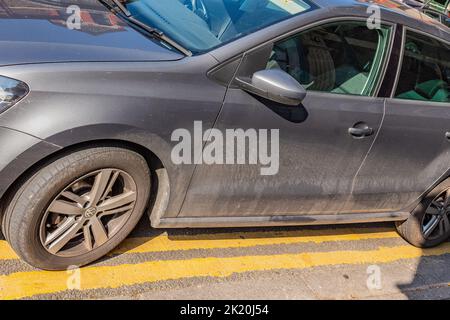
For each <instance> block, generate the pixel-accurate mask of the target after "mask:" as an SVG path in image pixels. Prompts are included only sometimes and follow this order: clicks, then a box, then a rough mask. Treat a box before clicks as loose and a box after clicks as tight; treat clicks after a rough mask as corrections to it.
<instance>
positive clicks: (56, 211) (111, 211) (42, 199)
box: [2, 147, 150, 270]
mask: <svg viewBox="0 0 450 320" xmlns="http://www.w3.org/2000/svg"><path fill="white" fill-rule="evenodd" d="M149 193H150V170H149V168H148V165H147V162H146V160H145V159H144V158H143V157H142V156H141V155H139V154H137V153H135V152H133V151H130V150H127V149H122V148H118V147H95V148H90V149H84V150H80V151H76V152H72V153H70V154H66V155H63V156H61V157H59V158H58V159H56V160H54V161H53V162H51V163H49V164H47V165H45V166H44V167H43V168H42V169H40V170H39V171H38V172H36V173H35V174H34V175H32V176H31V177H29V179H28V180H27V181H25V182H24V183H23V184H22V186H21V187H20V188H19V189H18V190H17V192H15V194H14V195H12V197H11V200H10V201H9V203H8V204H7V205H6V208H5V213H4V217H3V225H2V229H3V233H4V235H5V237H6V239H7V240H8V241H9V243H10V244H11V246H12V248H13V249H14V250H15V251H16V253H17V254H18V255H19V256H20V257H21V258H23V260H25V261H26V262H27V263H29V264H30V265H32V266H35V267H38V268H41V269H46V270H63V269H66V268H69V267H71V268H73V267H79V266H83V265H86V264H88V263H90V262H92V261H95V260H97V259H98V258H100V257H102V256H104V255H105V254H107V253H108V252H109V251H111V250H112V249H113V248H114V247H116V246H117V245H118V244H119V243H120V242H122V241H123V240H124V239H125V238H126V237H127V235H128V234H129V233H130V232H131V231H132V230H133V229H134V227H135V226H136V224H137V223H138V221H139V219H140V218H141V216H142V214H143V212H144V210H145V208H146V205H147V202H148V199H149Z"/></svg>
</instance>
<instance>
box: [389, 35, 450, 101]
mask: <svg viewBox="0 0 450 320" xmlns="http://www.w3.org/2000/svg"><path fill="white" fill-rule="evenodd" d="M449 57H450V45H448V44H445V43H443V42H440V41H438V40H436V39H434V38H431V37H427V36H425V35H421V34H417V33H414V32H411V31H407V33H406V39H405V49H404V55H403V62H402V69H401V72H400V77H399V80H398V84H397V90H396V93H395V97H396V98H399V99H409V100H423V101H434V102H450V59H449Z"/></svg>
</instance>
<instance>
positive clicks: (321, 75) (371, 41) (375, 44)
mask: <svg viewBox="0 0 450 320" xmlns="http://www.w3.org/2000/svg"><path fill="white" fill-rule="evenodd" d="M388 38H389V29H387V28H382V30H370V29H368V28H367V26H366V24H365V23H363V22H340V23H333V24H327V25H324V26H321V27H318V28H314V29H310V30H308V31H305V32H302V33H300V34H298V35H295V36H294V37H291V38H289V39H287V40H282V41H280V42H278V43H276V44H275V45H274V49H273V53H272V57H271V58H270V61H269V63H268V68H281V69H282V70H284V71H286V72H287V73H289V74H290V75H291V76H293V77H294V78H295V79H296V80H297V81H299V82H300V83H301V84H302V85H303V86H304V87H305V88H306V89H308V90H315V91H325V92H331V93H340V94H353V95H370V94H372V93H373V89H374V87H375V84H376V83H377V78H378V76H379V71H380V69H381V63H382V61H383V60H384V55H385V53H386V51H387V48H388Z"/></svg>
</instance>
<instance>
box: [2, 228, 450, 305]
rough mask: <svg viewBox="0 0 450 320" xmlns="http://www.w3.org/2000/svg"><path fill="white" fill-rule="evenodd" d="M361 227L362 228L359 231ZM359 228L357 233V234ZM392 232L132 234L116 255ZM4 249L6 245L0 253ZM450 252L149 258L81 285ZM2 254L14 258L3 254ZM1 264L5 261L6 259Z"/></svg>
mask: <svg viewBox="0 0 450 320" xmlns="http://www.w3.org/2000/svg"><path fill="white" fill-rule="evenodd" d="M358 231H359V232H358ZM355 232H356V233H355ZM397 237H398V236H397V234H396V233H395V232H393V231H391V230H388V229H387V230H386V229H384V230H380V229H379V228H378V229H358V230H356V229H337V230H305V231H287V232H253V233H238V234H235V233H220V234H210V235H202V236H196V235H193V236H173V237H172V236H167V235H166V234H163V235H159V236H156V237H154V238H134V239H133V238H132V239H128V240H127V241H125V242H124V244H123V245H122V246H120V247H119V248H118V249H116V250H115V251H114V253H116V254H119V253H125V254H130V253H146V252H157V251H158V252H162V251H179V250H191V249H218V248H244V247H253V246H261V245H263V246H267V245H274V244H294V243H305V242H315V243H321V242H327V241H357V240H365V239H385V238H397ZM3 249H4V247H3V246H2V247H1V249H0V252H2V251H3ZM447 253H450V244H449V243H447V244H445V245H443V246H440V247H438V248H435V249H429V250H420V249H417V248H414V247H412V246H409V245H404V246H403V245H402V246H396V247H380V248H378V249H376V250H368V251H353V250H348V251H333V252H307V253H298V254H280V255H258V256H238V257H226V258H218V257H208V258H195V259H188V260H163V261H149V262H144V263H138V264H123V265H116V266H97V267H94V266H93V267H86V268H83V269H81V270H80V271H79V272H80V273H79V276H80V278H79V279H80V289H81V290H89V289H101V288H118V287H121V286H127V285H136V284H142V283H151V282H157V281H165V280H177V279H185V278H192V277H227V276H230V275H232V274H234V273H244V272H250V271H267V270H276V269H280V270H283V269H303V268H311V267H317V266H329V265H347V264H376V263H389V262H393V261H397V260H401V259H411V258H419V257H421V256H434V255H442V254H447ZM0 255H1V256H2V257H8V256H9V257H11V256H10V255H9V254H6V253H0ZM0 263H1V262H0ZM69 277H70V274H68V273H67V272H47V271H31V272H17V273H12V274H9V275H4V276H0V298H1V299H17V298H23V297H30V296H33V295H37V294H51V293H56V292H60V291H65V290H67V282H68V278H69Z"/></svg>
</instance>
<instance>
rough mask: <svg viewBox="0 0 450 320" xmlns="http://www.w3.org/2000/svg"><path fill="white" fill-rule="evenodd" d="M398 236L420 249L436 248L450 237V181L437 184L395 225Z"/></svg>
mask: <svg viewBox="0 0 450 320" xmlns="http://www.w3.org/2000/svg"><path fill="white" fill-rule="evenodd" d="M397 230H398V232H399V233H400V235H401V236H402V237H403V238H405V239H406V240H407V241H408V242H409V243H411V244H412V245H414V246H416V247H420V248H429V247H434V246H437V245H438V244H440V243H442V242H444V241H445V240H447V239H448V238H449V237H450V179H448V180H446V181H444V182H443V183H441V184H439V185H438V186H437V187H436V188H434V189H433V191H431V192H430V193H429V194H428V195H427V196H426V197H425V199H424V200H423V201H422V202H421V203H420V204H419V205H418V206H417V208H416V209H414V211H413V212H412V213H411V216H410V217H409V218H408V220H406V221H404V222H399V223H397Z"/></svg>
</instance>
